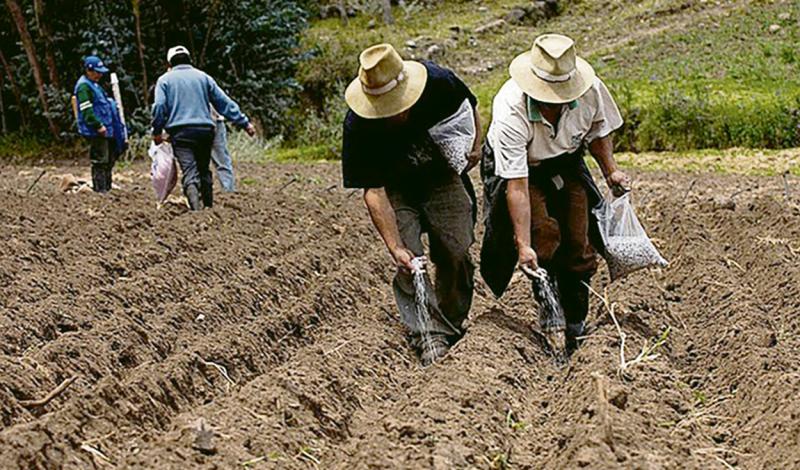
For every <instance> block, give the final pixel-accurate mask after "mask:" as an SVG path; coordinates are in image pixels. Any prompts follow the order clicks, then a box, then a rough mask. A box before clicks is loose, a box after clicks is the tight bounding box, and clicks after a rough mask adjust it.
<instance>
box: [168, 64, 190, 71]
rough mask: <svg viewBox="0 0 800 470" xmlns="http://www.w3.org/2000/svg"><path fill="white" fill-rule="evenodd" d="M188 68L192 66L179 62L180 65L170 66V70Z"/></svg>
mask: <svg viewBox="0 0 800 470" xmlns="http://www.w3.org/2000/svg"><path fill="white" fill-rule="evenodd" d="M190 68H192V66H191V65H190V64H180V65H176V66H175V67H172V70H184V69H190Z"/></svg>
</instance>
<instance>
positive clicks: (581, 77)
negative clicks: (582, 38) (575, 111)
mask: <svg viewBox="0 0 800 470" xmlns="http://www.w3.org/2000/svg"><path fill="white" fill-rule="evenodd" d="M575 67H576V72H575V76H574V77H572V78H570V79H569V80H567V81H565V82H548V81H546V80H542V79H541V78H539V77H538V76H537V75H536V74H535V73H534V72H533V69H532V68H531V52H530V51H528V52H526V53H524V54H522V55H519V56H517V57H516V58H515V59H514V60H513V61H512V62H511V65H510V66H509V67H508V71H509V73H511V79H512V80H514V82H515V83H516V84H517V85H518V86H519V87H520V88H521V89H522V91H524V92H525V94H527V95H528V96H530V97H531V98H533V99H535V100H536V101H541V102H543V103H553V104H563V103H569V102H571V101H574V100H577V99H578V98H580V97H581V96H583V95H584V94H586V92H587V91H589V89H590V88H592V85H593V84H594V81H595V78H596V76H597V75H596V74H595V72H594V69H593V68H592V66H591V65H589V63H588V62H586V61H585V60H583V59H581V58H580V57H578V58H577V59H576V63H575Z"/></svg>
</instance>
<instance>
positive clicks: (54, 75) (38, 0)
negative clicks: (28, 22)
mask: <svg viewBox="0 0 800 470" xmlns="http://www.w3.org/2000/svg"><path fill="white" fill-rule="evenodd" d="M33 9H34V11H35V12H36V27H37V28H38V30H39V34H40V35H41V36H42V40H43V41H44V57H45V60H46V61H47V72H48V75H49V77H50V84H51V85H53V86H54V87H56V88H61V80H59V79H58V66H57V65H56V55H55V53H54V52H53V50H54V48H53V34H52V32H50V25H49V24H48V22H47V13H46V12H45V6H44V0H34V2H33Z"/></svg>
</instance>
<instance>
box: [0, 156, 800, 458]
mask: <svg viewBox="0 0 800 470" xmlns="http://www.w3.org/2000/svg"><path fill="white" fill-rule="evenodd" d="M0 171H1V172H2V176H3V177H2V179H0V194H2V198H3V202H2V204H0V284H2V286H3V288H2V291H0V426H1V427H2V429H1V430H0V467H2V468H4V469H15V468H20V469H33V468H48V469H49V468H62V467H63V468H93V467H97V468H158V469H164V468H176V469H177V468H181V469H184V468H226V469H228V468H246V467H252V468H313V467H318V468H342V469H344V468H348V469H349V468H409V469H412V468H413V469H416V468H436V469H449V468H575V467H590V468H729V467H741V468H800V339H798V335H799V334H800V263H799V261H800V207H798V205H797V200H798V199H797V195H796V194H797V193H796V192H797V191H800V189H798V186H797V185H796V184H795V183H794V182H792V181H790V182H789V183H790V186H789V190H790V191H789V193H788V199H787V197H786V196H787V195H786V194H785V190H784V184H783V181H782V180H781V178H780V177H775V178H744V177H721V176H710V175H683V174H667V173H638V174H636V179H637V184H636V188H637V190H636V193H635V204H636V206H637V209H638V212H639V214H640V217H641V218H642V219H643V221H644V223H645V226H646V227H647V229H648V230H649V232H650V234H651V236H652V237H653V238H654V239H655V243H656V244H657V246H658V247H659V248H660V249H661V250H662V252H663V253H664V255H665V256H666V257H667V258H668V259H669V260H670V261H671V266H670V267H668V268H666V269H663V270H660V271H652V272H640V273H637V274H634V275H632V276H630V277H628V278H627V279H624V280H622V281H618V282H615V283H614V284H611V285H609V282H608V277H607V275H606V273H605V271H603V272H601V274H600V275H599V276H598V277H597V278H596V279H595V281H594V285H593V287H594V288H595V290H596V291H597V292H598V294H599V296H605V298H606V300H607V302H608V304H607V305H604V303H603V302H601V301H600V298H599V297H595V298H594V299H593V307H592V313H591V315H590V326H591V329H590V332H589V334H588V337H587V338H586V340H585V342H584V345H583V347H582V348H581V349H580V350H579V351H578V352H577V353H576V354H575V355H573V356H572V358H571V360H570V362H569V364H568V365H567V366H564V367H559V366H557V365H556V364H555V363H554V361H552V359H551V358H550V356H549V355H548V352H547V349H546V348H545V347H544V343H543V341H542V340H541V337H540V336H539V335H538V334H537V333H536V331H535V330H534V329H533V326H534V325H535V324H536V321H535V319H536V314H535V306H534V303H533V300H532V295H531V293H530V287H529V286H528V284H527V281H524V280H523V279H521V278H520V279H515V281H514V283H513V285H512V287H511V290H510V292H509V294H507V296H506V297H504V298H503V299H502V300H500V301H498V300H495V299H493V298H491V296H490V294H489V292H488V289H487V288H486V287H485V286H483V285H482V284H480V283H479V287H478V292H477V298H476V303H475V307H474V309H473V312H472V315H471V319H470V324H469V330H468V333H467V336H466V337H465V338H464V340H463V341H462V342H460V343H459V344H458V345H457V346H456V347H455V348H454V349H453V350H452V352H451V353H450V354H449V355H448V356H447V357H446V358H445V359H444V360H443V361H442V362H440V363H439V364H437V365H435V366H433V367H430V368H427V369H422V368H420V367H419V366H418V363H417V360H416V357H415V354H414V352H413V351H412V350H411V349H410V348H409V347H408V345H407V343H406V341H405V338H404V332H403V329H402V328H401V326H400V325H399V323H398V321H397V314H396V313H395V310H394V304H393V300H392V297H391V289H390V286H389V284H390V280H391V276H392V267H391V262H390V261H389V260H388V257H387V255H386V254H385V250H384V248H383V246H382V243H381V242H380V240H379V239H378V237H377V235H376V234H375V233H374V231H373V229H372V227H371V224H370V221H369V219H368V217H367V214H366V212H365V210H364V208H363V205H362V202H361V199H360V195H359V194H358V193H354V192H349V191H346V190H343V189H341V188H340V185H339V173H338V166H336V165H332V164H331V165H327V164H320V165H307V166H287V165H266V166H255V165H252V166H248V165H242V166H240V167H239V174H240V176H242V177H246V178H245V179H243V180H242V181H240V187H241V192H240V193H239V194H235V195H220V196H219V197H218V199H217V202H218V203H217V205H216V207H215V208H214V209H213V210H208V211H203V212H201V213H187V212H186V211H185V209H183V208H181V207H180V206H177V205H168V206H166V207H164V208H161V209H159V208H157V207H156V205H155V203H154V202H153V196H152V192H151V189H150V187H149V180H148V178H147V169H146V168H145V167H144V166H135V167H133V169H129V170H126V171H124V172H121V173H120V174H119V176H120V177H119V178H118V179H117V183H118V184H119V185H120V186H121V187H120V189H118V190H117V191H115V192H114V193H113V195H111V196H108V197H102V196H97V195H95V194H91V193H79V194H62V193H60V192H59V190H58V178H57V177H53V175H57V174H61V173H75V174H81V173H85V169H84V168H75V167H71V168H50V169H48V173H47V175H45V177H44V178H43V179H42V180H41V181H40V182H39V183H38V184H37V185H36V186H35V187H34V188H33V189H32V190H31V191H30V192H29V193H26V190H27V188H28V186H29V185H30V184H31V183H32V182H33V180H34V178H35V177H36V176H37V175H38V174H39V169H31V168H23V167H12V166H5V167H2V168H0ZM793 191H794V193H793ZM793 194H794V202H793V200H792V197H793ZM476 248H477V247H476ZM476 252H477V251H476ZM606 307H608V308H606ZM609 309H613V311H614V314H615V315H614V316H615V318H616V319H617V320H618V322H619V328H620V329H621V331H622V332H623V333H624V337H625V342H624V343H625V350H624V361H625V363H626V367H624V370H623V368H622V367H621V362H622V361H621V358H620V346H621V341H620V334H619V330H618V329H617V327H616V326H615V324H614V322H613V321H612V318H611V316H610V315H609ZM659 338H660V339H662V341H660V342H659V343H658V345H657V346H653V345H654V344H656V341H657V340H658V339H659ZM643 345H650V347H647V348H646V350H645V351H644V353H642V350H643V349H642V348H643ZM640 353H642V354H640ZM637 356H638V359H636V358H637ZM72 377H75V381H74V383H72V384H71V386H70V387H68V388H67V389H66V390H64V391H63V392H61V393H60V394H58V395H57V396H55V397H54V398H53V399H52V401H50V402H49V403H47V404H45V405H36V404H31V403H26V402H25V401H26V400H38V399H42V398H44V397H46V396H47V395H48V393H50V392H51V391H52V390H54V389H55V388H56V387H57V386H58V385H59V384H61V383H62V382H63V381H64V380H67V379H70V378H72ZM24 405H25V406H24ZM201 428H202V429H205V431H198V430H199V429H201Z"/></svg>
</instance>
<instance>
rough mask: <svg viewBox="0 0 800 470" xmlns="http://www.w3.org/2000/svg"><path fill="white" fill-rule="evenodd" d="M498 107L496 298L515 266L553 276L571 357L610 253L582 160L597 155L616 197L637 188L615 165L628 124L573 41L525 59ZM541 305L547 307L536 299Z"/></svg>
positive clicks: (490, 255)
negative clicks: (601, 256)
mask: <svg viewBox="0 0 800 470" xmlns="http://www.w3.org/2000/svg"><path fill="white" fill-rule="evenodd" d="M509 71H510V73H511V80H509V81H508V82H506V84H505V85H503V87H502V88H501V89H500V91H499V93H498V94H497V96H496V97H495V99H494V104H493V107H492V123H491V126H490V128H489V131H488V134H487V136H486V145H485V147H484V155H483V165H482V170H483V171H482V175H483V179H484V186H485V197H486V203H487V207H486V212H487V214H486V217H485V219H484V220H485V222H486V233H485V236H484V246H483V250H482V253H481V258H482V267H481V271H482V273H483V276H484V278H485V279H486V280H487V283H488V284H489V285H490V287H491V288H492V290H493V291H494V293H495V294H496V295H497V296H500V295H502V294H503V292H504V291H505V289H506V287H507V285H508V282H509V281H510V279H511V276H512V274H513V272H514V265H515V264H516V265H518V266H519V267H520V268H521V269H522V270H523V271H526V272H527V273H531V272H532V271H534V270H536V269H537V268H538V267H542V268H544V269H545V270H547V272H548V275H549V277H550V279H551V280H553V281H554V283H555V284H556V285H557V286H558V290H559V291H560V298H561V304H562V307H563V309H564V315H565V317H566V339H567V346H568V348H571V349H574V348H575V347H576V346H577V342H576V338H577V337H579V336H581V335H582V334H583V325H584V320H585V318H586V314H587V313H588V308H589V291H588V284H589V282H590V279H591V277H592V275H593V274H594V272H595V271H596V270H597V253H598V251H600V252H601V253H602V252H603V248H602V241H601V240H600V237H599V234H598V233H597V232H596V229H597V228H596V223H595V222H594V221H593V220H592V219H593V216H592V213H591V209H592V208H594V207H595V206H596V205H597V204H599V203H600V202H601V201H602V198H601V196H600V193H599V191H598V189H597V186H596V185H595V184H594V181H593V180H592V177H591V174H590V173H589V171H588V170H587V168H586V164H585V162H584V159H583V155H584V150H585V149H588V150H589V152H590V153H591V154H592V156H593V157H594V158H595V160H597V163H598V164H599V166H600V169H601V170H602V172H603V175H604V176H605V177H606V181H607V183H608V185H609V186H610V187H611V188H612V190H613V191H614V192H615V193H622V192H624V191H625V190H626V189H625V188H627V187H628V186H629V183H630V182H629V179H628V176H627V175H626V174H625V173H623V172H622V171H620V170H619V168H618V167H617V164H616V162H615V161H614V157H613V153H612V151H613V144H612V141H611V133H612V132H614V131H615V130H617V129H619V128H620V127H621V126H622V117H621V116H620V113H619V110H618V109H617V106H616V104H615V103H614V99H613V98H612V97H611V94H610V93H609V91H608V89H607V88H606V86H605V85H604V84H603V82H602V81H601V80H600V79H599V78H597V76H596V75H595V73H594V70H593V69H592V67H591V66H590V65H589V64H588V63H587V62H586V61H584V60H583V59H581V58H579V57H577V55H576V52H575V45H574V42H573V41H572V39H570V38H568V37H566V36H561V35H556V34H547V35H543V36H540V37H538V38H537V39H536V41H535V42H534V44H533V47H532V49H531V50H530V51H529V52H527V53H525V54H522V55H520V56H519V57H517V58H516V59H515V60H514V61H513V62H512V64H511V66H510V68H509ZM537 300H540V301H541V299H537Z"/></svg>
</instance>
